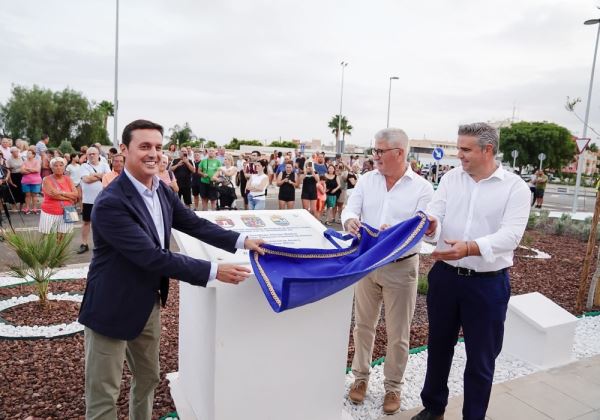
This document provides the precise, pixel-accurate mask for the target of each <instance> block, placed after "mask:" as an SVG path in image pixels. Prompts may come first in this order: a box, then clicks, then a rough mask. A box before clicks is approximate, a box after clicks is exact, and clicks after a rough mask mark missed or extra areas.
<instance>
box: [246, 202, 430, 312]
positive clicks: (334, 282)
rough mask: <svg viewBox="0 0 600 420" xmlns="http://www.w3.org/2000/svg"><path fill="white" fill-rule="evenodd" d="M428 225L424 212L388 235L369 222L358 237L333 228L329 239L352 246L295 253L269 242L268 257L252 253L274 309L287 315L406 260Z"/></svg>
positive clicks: (264, 290)
mask: <svg viewBox="0 0 600 420" xmlns="http://www.w3.org/2000/svg"><path fill="white" fill-rule="evenodd" d="M428 225H429V221H428V220H427V216H426V215H425V214H424V213H421V212H419V213H417V215H416V216H414V217H413V218H411V219H408V220H406V221H404V222H401V223H398V224H397V225H395V226H393V227H390V228H388V229H386V230H385V231H378V230H377V229H374V228H372V227H370V226H368V225H365V224H363V226H362V227H361V229H360V232H359V235H358V236H357V237H352V236H350V235H346V236H342V235H340V234H339V233H338V232H335V231H333V230H331V229H329V230H327V231H326V232H324V234H325V236H326V237H328V238H331V237H337V238H340V239H350V238H353V239H352V242H351V244H350V246H348V247H346V248H342V247H340V246H339V245H337V246H338V247H339V248H337V249H310V248H300V249H295V248H286V247H280V246H276V245H269V244H266V245H263V248H264V249H265V255H262V256H261V255H259V254H258V253H256V252H254V251H251V252H250V262H251V264H252V268H253V270H254V274H255V275H256V278H257V279H258V282H259V284H260V286H261V288H262V290H263V292H264V294H265V296H266V298H267V300H268V302H269V304H270V305H271V308H273V310H274V311H275V312H282V311H285V310H288V309H292V308H296V307H299V306H303V305H306V304H308V303H312V302H316V301H318V300H321V299H323V298H325V297H327V296H330V295H332V294H334V293H337V292H339V291H340V290H342V289H345V288H346V287H348V286H350V285H352V284H354V283H356V282H357V281H358V280H360V279H361V278H363V277H364V276H366V275H367V274H369V273H370V272H371V271H373V270H375V269H377V268H379V267H382V266H384V265H386V264H389V263H391V262H393V261H395V260H396V259H398V258H400V257H402V256H403V255H405V254H406V253H407V252H408V251H410V249H411V248H413V247H414V246H415V245H416V244H417V243H418V242H419V241H420V240H421V237H422V236H423V235H424V234H425V231H426V230H427V226H428ZM330 240H332V239H330ZM332 241H333V242H334V241H335V240H332ZM334 243H335V242H334Z"/></svg>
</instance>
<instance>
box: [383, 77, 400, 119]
mask: <svg viewBox="0 0 600 420" xmlns="http://www.w3.org/2000/svg"><path fill="white" fill-rule="evenodd" d="M392 80H398V77H396V76H392V77H390V88H389V90H388V116H387V125H386V128H389V127H390V104H391V103H392Z"/></svg>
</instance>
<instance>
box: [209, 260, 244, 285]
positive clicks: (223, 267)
mask: <svg viewBox="0 0 600 420" xmlns="http://www.w3.org/2000/svg"><path fill="white" fill-rule="evenodd" d="M248 276H250V269H249V268H246V267H243V266H241V265H233V264H219V266H218V267H217V280H220V281H222V282H223V283H231V284H238V283H239V282H242V281H244V280H246V279H247V278H248Z"/></svg>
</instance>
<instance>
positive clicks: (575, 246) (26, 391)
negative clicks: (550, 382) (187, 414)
mask: <svg viewBox="0 0 600 420" xmlns="http://www.w3.org/2000/svg"><path fill="white" fill-rule="evenodd" d="M527 237H528V238H529V239H528V246H532V247H534V248H537V249H540V250H542V251H544V252H547V253H549V254H550V255H551V256H552V257H553V258H551V259H549V260H544V259H537V260H534V259H531V258H526V254H530V253H528V252H523V256H517V257H516V258H515V266H514V267H513V268H512V269H511V277H512V292H513V294H522V293H528V292H532V291H539V292H540V293H543V294H544V295H546V296H547V297H549V298H551V299H552V300H554V301H555V302H556V303H558V304H559V305H561V306H562V307H563V308H565V309H566V310H568V311H570V312H573V310H574V306H575V297H576V295H577V290H578V284H579V276H580V273H581V266H582V263H583V257H584V255H585V248H586V246H585V243H583V242H580V241H578V240H576V239H571V238H566V237H556V236H550V235H544V234H541V233H537V232H532V231H528V232H527ZM431 265H432V261H431V259H430V258H429V257H427V256H423V257H422V258H421V270H420V271H421V274H423V275H424V274H426V273H427V271H428V270H429V268H430V267H431ZM84 287H85V282H84V280H73V281H56V282H52V283H51V286H50V291H51V292H52V293H55V294H59V293H64V292H71V293H73V292H75V293H82V292H83V290H84ZM178 292H179V288H178V284H177V282H172V285H171V293H170V295H169V302H168V306H167V308H166V309H165V310H163V311H162V324H163V327H162V341H161V355H160V360H161V372H162V375H161V382H160V385H159V387H158V389H157V392H156V397H155V401H154V416H155V418H159V417H160V416H164V415H166V414H168V413H169V412H171V411H174V410H175V407H174V405H173V402H172V400H171V396H170V393H169V389H168V383H167V380H166V379H165V374H166V373H168V372H173V371H176V370H177V348H178V347H177V346H178V328H177V316H178V300H179V299H178ZM30 294H35V287H34V286H33V285H16V286H12V287H0V299H7V298H10V297H15V296H25V295H30ZM56 305H58V306H60V307H58V306H57V308H52V310H39V309H38V306H37V303H36V302H30V303H26V304H23V305H19V306H18V307H12V308H10V309H7V310H6V311H2V312H1V313H0V317H2V318H4V319H7V320H9V321H11V322H14V323H16V324H19V325H33V324H45V325H47V324H56V323H71V322H72V321H73V320H74V318H73V316H74V315H73V313H74V312H75V311H76V309H75V308H73V307H72V305H71V306H70V304H69V303H56ZM54 309H58V310H54ZM17 320H18V321H17ZM38 321H39V322H38ZM384 331H385V320H383V319H382V320H381V321H380V323H379V326H378V334H377V338H376V343H375V351H374V355H373V358H374V359H378V358H380V357H381V356H383V355H384V354H385V345H386V340H385V334H384ZM426 340H427V313H426V308H425V298H424V297H423V296H419V297H418V299H417V306H416V311H415V317H414V321H413V326H412V330H411V347H413V348H414V347H418V346H421V345H424V344H426ZM588 340H591V341H589V342H588V343H587V344H581V345H580V347H581V348H582V349H585V348H589V347H590V346H593V345H594V343H597V342H600V340H599V339H598V338H597V337H595V338H593V337H592V338H589V337H588ZM594 340H595V341H594ZM581 351H584V350H581ZM353 352H354V347H353V343H352V338H351V334H350V347H349V354H348V360H349V361H350V360H351V359H352V355H353ZM425 354H426V353H419V355H420V356H419V355H417V356H418V357H420V358H423V357H424V355H425ZM0 366H2V369H0V419H9V418H10V419H12V418H26V417H28V416H32V417H36V418H37V417H39V418H55V417H61V418H69V419H71V418H83V413H84V400H83V335H82V334H76V335H73V336H70V337H64V338H53V339H43V340H27V339H20V340H12V339H0ZM377 369H381V368H377ZM523 369H525V367H524V368H523ZM415 374H416V373H415ZM411 378H412V377H411ZM129 379H130V374H129V372H128V370H127V369H125V375H124V380H123V382H122V389H121V396H120V398H119V402H118V405H119V417H120V418H122V419H125V418H127V396H128V393H129ZM407 380H408V378H407ZM379 382H381V381H379ZM411 382H415V383H417V382H418V381H416V379H415V380H414V381H413V380H411ZM372 389H373V390H374V389H375V388H372ZM406 395H407V396H408V395H409V393H407V394H406ZM408 401H409V400H408V398H407V402H408ZM379 409H380V407H379ZM360 418H366V417H360Z"/></svg>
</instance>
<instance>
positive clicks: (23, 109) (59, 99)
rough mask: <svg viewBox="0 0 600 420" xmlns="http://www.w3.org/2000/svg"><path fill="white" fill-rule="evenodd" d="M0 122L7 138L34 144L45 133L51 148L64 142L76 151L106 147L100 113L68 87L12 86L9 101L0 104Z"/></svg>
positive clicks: (91, 103)
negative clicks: (51, 88) (52, 88)
mask: <svg viewBox="0 0 600 420" xmlns="http://www.w3.org/2000/svg"><path fill="white" fill-rule="evenodd" d="M0 120H1V121H2V125H3V129H4V131H5V132H6V134H7V135H9V136H11V137H13V138H26V139H29V140H30V141H31V142H34V141H36V140H38V139H39V138H40V137H41V136H42V134H44V133H46V134H48V135H49V136H50V146H53V147H57V146H58V145H59V144H60V142H61V141H63V140H69V141H70V142H71V143H72V144H73V146H75V147H76V148H79V147H81V146H83V145H89V144H91V143H96V142H98V143H103V144H109V141H108V133H107V132H106V130H105V128H104V126H103V119H102V114H101V113H100V112H99V111H98V110H97V109H96V107H95V105H94V103H93V102H91V101H89V100H88V99H87V98H86V97H85V96H83V94H82V93H80V92H76V91H74V90H72V89H69V88H66V89H64V90H62V91H56V92H53V91H51V90H49V89H43V88H40V87H38V86H36V85H34V86H33V88H31V89H28V88H26V87H23V86H17V85H13V87H12V92H11V96H10V98H9V99H8V101H7V102H6V104H4V105H0Z"/></svg>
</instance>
